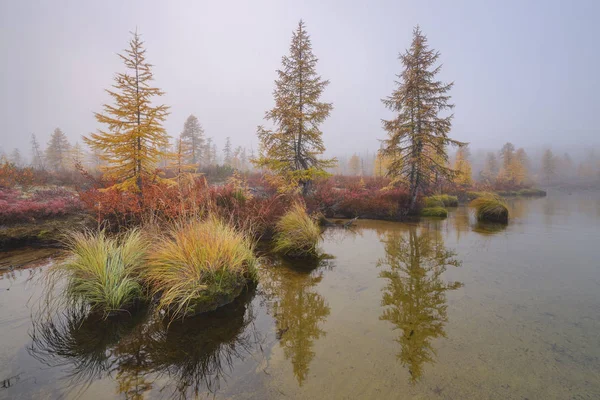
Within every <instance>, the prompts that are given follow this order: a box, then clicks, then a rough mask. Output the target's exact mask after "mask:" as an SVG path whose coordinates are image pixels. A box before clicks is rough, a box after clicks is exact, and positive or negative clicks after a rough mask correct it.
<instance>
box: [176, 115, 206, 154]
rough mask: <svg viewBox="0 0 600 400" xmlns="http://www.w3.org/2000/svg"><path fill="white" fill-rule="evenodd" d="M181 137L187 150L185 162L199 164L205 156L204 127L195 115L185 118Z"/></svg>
mask: <svg viewBox="0 0 600 400" xmlns="http://www.w3.org/2000/svg"><path fill="white" fill-rule="evenodd" d="M180 137H181V141H182V142H183V143H182V144H183V146H182V147H183V148H184V151H185V153H184V158H185V162H186V163H188V164H190V165H196V166H197V165H198V164H199V163H200V161H201V159H202V158H203V154H202V150H203V148H204V129H202V125H200V121H198V118H197V117H196V116H195V115H193V114H192V115H190V116H189V117H188V118H187V119H186V120H185V124H183V131H182V132H181V135H180Z"/></svg>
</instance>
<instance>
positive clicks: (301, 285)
mask: <svg viewBox="0 0 600 400" xmlns="http://www.w3.org/2000/svg"><path fill="white" fill-rule="evenodd" d="M271 261H274V260H271ZM277 261H278V262H273V265H271V266H269V267H268V268H266V270H265V277H264V279H262V280H261V282H262V287H263V290H264V296H265V298H266V299H267V301H268V308H269V310H270V312H271V314H272V315H273V318H274V319H275V323H276V329H277V339H279V344H280V346H281V347H282V348H283V353H284V356H285V358H286V359H288V360H290V361H291V363H292V367H293V370H294V375H295V376H296V379H297V380H298V383H299V384H300V385H302V384H303V382H304V381H305V380H306V377H307V375H308V371H309V364H310V362H311V361H312V359H313V358H314V356H315V352H314V351H313V350H312V347H313V343H314V341H315V340H317V339H319V338H320V337H321V336H324V335H325V332H324V331H323V330H322V329H321V328H320V327H319V325H320V324H321V323H322V322H324V320H325V318H326V317H327V316H328V315H329V312H330V309H329V305H328V304H327V303H326V302H325V299H324V298H323V297H322V296H321V295H320V294H319V293H317V292H316V291H314V286H315V285H317V284H318V283H319V282H321V280H322V278H323V269H324V268H325V267H326V265H327V261H324V260H320V261H315V264H316V267H315V265H303V266H298V265H293V264H290V263H289V262H287V263H285V262H283V261H282V260H277ZM281 263H283V264H284V265H281Z"/></svg>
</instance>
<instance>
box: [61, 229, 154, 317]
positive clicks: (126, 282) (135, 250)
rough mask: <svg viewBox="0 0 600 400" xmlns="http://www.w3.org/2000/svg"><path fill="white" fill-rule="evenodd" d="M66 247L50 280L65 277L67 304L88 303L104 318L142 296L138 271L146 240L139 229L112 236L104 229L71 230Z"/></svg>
mask: <svg viewBox="0 0 600 400" xmlns="http://www.w3.org/2000/svg"><path fill="white" fill-rule="evenodd" d="M66 247H67V253H68V254H69V257H68V258H67V259H66V260H65V261H64V262H62V263H59V264H57V265H56V266H55V267H53V268H52V269H51V270H50V277H51V279H52V281H53V282H57V281H58V279H57V278H66V280H67V286H66V289H65V290H64V299H65V300H66V301H67V303H69V304H71V305H76V304H84V305H87V306H89V307H90V311H92V312H101V313H103V315H104V317H107V316H108V315H109V314H111V313H114V312H117V311H123V310H125V309H127V308H128V307H129V306H131V305H132V304H133V303H134V301H135V300H136V299H138V298H140V297H141V296H142V286H141V285H140V283H139V279H138V277H139V275H138V274H139V271H140V267H141V266H142V265H143V263H144V261H145V254H146V250H147V248H148V242H147V241H146V239H145V238H144V237H143V235H142V234H141V232H140V231H139V230H137V229H133V230H131V231H129V232H127V233H125V234H123V235H120V236H116V237H113V238H111V237H108V236H107V235H106V233H105V232H104V231H95V232H94V231H89V230H86V231H82V232H74V233H71V234H70V235H68V236H67V239H66Z"/></svg>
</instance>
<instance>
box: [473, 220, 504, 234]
mask: <svg viewBox="0 0 600 400" xmlns="http://www.w3.org/2000/svg"><path fill="white" fill-rule="evenodd" d="M505 230H506V224H502V223H495V222H483V221H477V223H476V224H475V226H474V227H473V232H477V233H481V234H482V235H495V234H497V233H500V232H502V231H505Z"/></svg>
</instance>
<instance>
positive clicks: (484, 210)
mask: <svg viewBox="0 0 600 400" xmlns="http://www.w3.org/2000/svg"><path fill="white" fill-rule="evenodd" d="M471 206H472V207H475V210H476V216H477V220H478V221H486V222H498V223H503V224H506V223H508V216H509V215H508V214H509V213H508V207H507V205H506V202H505V201H504V200H502V198H500V196H498V195H494V194H491V193H490V194H486V195H484V196H481V197H478V198H476V199H475V200H473V201H472V202H471Z"/></svg>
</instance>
